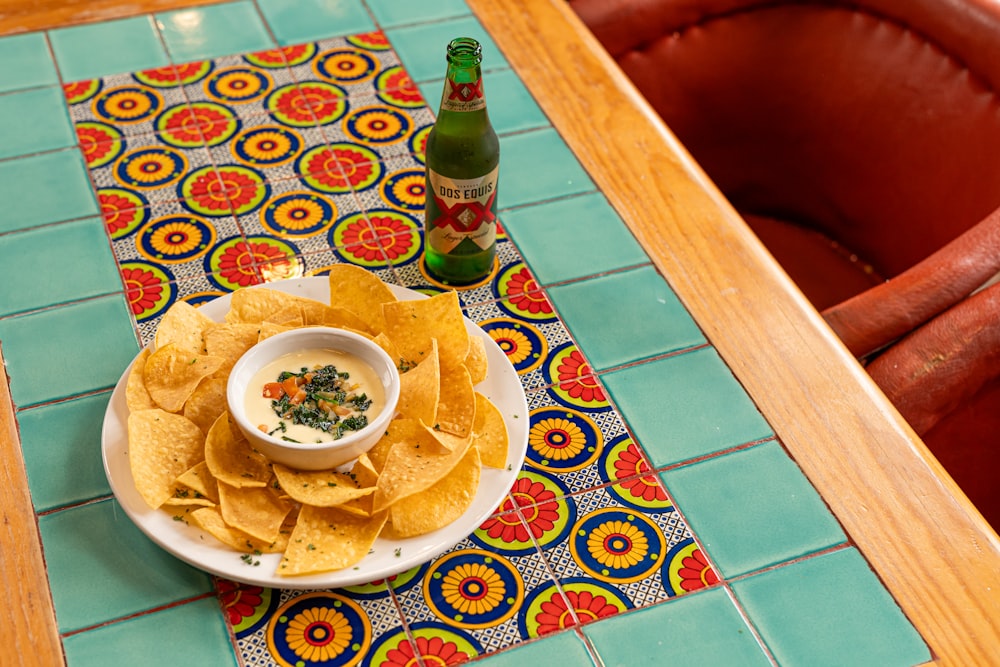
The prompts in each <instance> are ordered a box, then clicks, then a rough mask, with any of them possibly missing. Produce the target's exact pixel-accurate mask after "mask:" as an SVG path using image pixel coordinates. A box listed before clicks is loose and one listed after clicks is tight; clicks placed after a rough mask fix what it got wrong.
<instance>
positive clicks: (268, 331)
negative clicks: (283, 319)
mask: <svg viewBox="0 0 1000 667" xmlns="http://www.w3.org/2000/svg"><path fill="white" fill-rule="evenodd" d="M300 326H301V325H300ZM297 328H299V327H298V326H294V327H290V326H285V325H283V324H274V323H273V322H261V324H260V333H258V335H257V342H258V343H259V342H260V341H262V340H265V339H267V338H270V337H271V336H273V335H275V334H280V333H281V332H283V331H291V330H292V329H297Z"/></svg>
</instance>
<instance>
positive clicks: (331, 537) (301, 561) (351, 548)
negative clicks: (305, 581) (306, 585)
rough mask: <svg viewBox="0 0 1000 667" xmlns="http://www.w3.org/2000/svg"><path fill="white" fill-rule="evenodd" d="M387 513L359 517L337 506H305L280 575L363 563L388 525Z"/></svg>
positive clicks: (279, 568)
mask: <svg viewBox="0 0 1000 667" xmlns="http://www.w3.org/2000/svg"><path fill="white" fill-rule="evenodd" d="M386 517H387V513H386V512H381V513H379V514H377V515H375V516H373V517H371V518H364V517H357V516H353V515H351V514H349V513H348V512H345V511H344V510H342V509H340V508H337V507H313V506H311V505H303V506H302V510H301V511H300V512H299V519H298V521H297V522H296V523H295V529H294V530H293V531H292V534H291V537H290V538H289V540H288V548H287V549H285V556H284V558H282V559H281V564H280V565H279V566H278V570H277V574H279V575H282V576H296V575H303V574H315V573H317V572H329V571H330V570H342V569H344V568H346V567H350V566H352V565H354V564H356V563H358V562H360V561H361V559H362V558H364V557H365V556H366V555H368V551H369V550H370V549H371V547H372V545H373V544H374V543H375V539H376V538H377V537H378V534H379V533H380V532H381V531H382V526H383V525H385V521H386Z"/></svg>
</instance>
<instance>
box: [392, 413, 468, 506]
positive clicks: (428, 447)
mask: <svg viewBox="0 0 1000 667" xmlns="http://www.w3.org/2000/svg"><path fill="white" fill-rule="evenodd" d="M394 424H395V425H396V426H397V428H396V431H395V433H394V435H395V437H396V438H397V439H396V441H395V442H394V443H393V445H392V448H391V449H390V450H389V455H388V456H387V457H386V459H385V465H384V467H383V468H382V470H381V472H380V473H379V477H378V485H377V486H376V487H375V497H374V502H373V506H372V510H373V511H375V512H381V511H382V510H384V509H386V508H387V507H389V506H390V505H393V504H394V503H397V502H399V501H400V500H403V499H404V498H407V497H408V496H411V495H413V494H414V493H418V492H420V491H423V490H424V489H426V488H428V487H429V486H431V485H433V484H434V483H435V482H437V481H438V480H439V479H441V478H442V477H444V476H445V475H447V474H448V473H449V472H450V471H451V469H452V468H454V467H455V465H456V464H457V463H458V462H459V460H461V458H462V456H463V455H464V454H465V449H467V447H466V448H460V449H456V450H455V451H451V452H450V451H448V450H446V449H443V448H442V447H441V446H440V444H439V443H438V442H437V440H436V439H435V438H434V435H433V433H432V431H431V430H430V429H428V428H426V427H425V426H424V425H422V424H420V423H419V422H414V421H413V420H407V419H397V420H396V422H394Z"/></svg>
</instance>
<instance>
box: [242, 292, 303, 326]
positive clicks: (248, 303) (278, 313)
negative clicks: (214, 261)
mask: <svg viewBox="0 0 1000 667" xmlns="http://www.w3.org/2000/svg"><path fill="white" fill-rule="evenodd" d="M306 302H312V303H317V302H316V301H313V300H312V299H307V298H305V297H302V296H298V295H295V294H288V293H287V292H281V291H279V290H275V289H270V288H268V287H244V288H243V289H238V290H236V291H235V292H233V296H232V301H230V304H229V312H228V313H226V317H225V320H226V322H249V323H253V324H260V323H261V322H264V321H265V320H270V319H271V318H275V317H287V314H288V313H289V312H290V311H289V310H288V308H289V307H290V306H291V307H293V308H296V309H298V308H299V307H300V306H301V305H302V304H303V303H306ZM296 312H300V311H296Z"/></svg>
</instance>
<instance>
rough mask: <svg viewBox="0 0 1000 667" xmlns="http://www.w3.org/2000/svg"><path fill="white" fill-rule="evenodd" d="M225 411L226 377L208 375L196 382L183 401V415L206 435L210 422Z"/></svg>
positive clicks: (210, 425)
mask: <svg viewBox="0 0 1000 667" xmlns="http://www.w3.org/2000/svg"><path fill="white" fill-rule="evenodd" d="M225 411H226V378H224V377H218V376H216V377H208V378H205V379H204V380H202V381H201V382H200V383H198V386H197V387H195V389H194V391H193V392H192V393H191V396H190V398H188V400H187V402H186V403H184V412H183V414H184V416H185V417H187V418H188V419H190V420H191V421H193V422H194V423H195V424H197V425H198V428H200V429H201V431H202V433H204V434H205V435H208V431H209V429H211V428H212V424H214V423H215V420H216V419H218V418H219V415H221V414H222V413H223V412H225Z"/></svg>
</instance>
